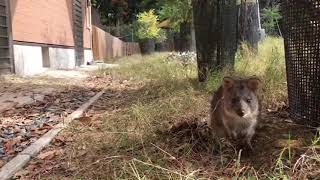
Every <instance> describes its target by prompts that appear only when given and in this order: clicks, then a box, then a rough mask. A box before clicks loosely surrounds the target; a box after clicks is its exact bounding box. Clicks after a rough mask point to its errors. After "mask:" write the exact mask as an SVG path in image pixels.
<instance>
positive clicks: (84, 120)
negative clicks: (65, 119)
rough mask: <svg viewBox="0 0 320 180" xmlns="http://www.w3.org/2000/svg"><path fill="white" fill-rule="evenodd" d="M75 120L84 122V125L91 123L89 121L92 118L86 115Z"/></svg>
mask: <svg viewBox="0 0 320 180" xmlns="http://www.w3.org/2000/svg"><path fill="white" fill-rule="evenodd" d="M75 120H78V121H80V122H81V123H82V124H85V125H91V123H92V119H91V118H90V117H86V116H84V117H80V118H77V119H75Z"/></svg>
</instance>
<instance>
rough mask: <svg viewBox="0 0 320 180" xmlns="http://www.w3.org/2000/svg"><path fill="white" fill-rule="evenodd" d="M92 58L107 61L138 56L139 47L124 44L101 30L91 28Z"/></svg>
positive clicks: (134, 44)
mask: <svg viewBox="0 0 320 180" xmlns="http://www.w3.org/2000/svg"><path fill="white" fill-rule="evenodd" d="M92 28H93V31H92V33H93V44H92V48H93V57H94V59H96V60H108V59H113V58H116V57H122V56H131V55H133V54H140V47H139V44H138V43H135V42H124V41H122V40H121V39H119V38H117V37H114V36H112V35H111V34H109V33H107V32H105V31H103V30H102V29H100V28H98V27H96V26H93V27H92Z"/></svg>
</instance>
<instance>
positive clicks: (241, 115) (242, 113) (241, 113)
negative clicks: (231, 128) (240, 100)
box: [237, 109, 244, 117]
mask: <svg viewBox="0 0 320 180" xmlns="http://www.w3.org/2000/svg"><path fill="white" fill-rule="evenodd" d="M237 114H238V115H239V116H240V117H243V116H244V111H243V110H242V109H239V110H238V111H237Z"/></svg>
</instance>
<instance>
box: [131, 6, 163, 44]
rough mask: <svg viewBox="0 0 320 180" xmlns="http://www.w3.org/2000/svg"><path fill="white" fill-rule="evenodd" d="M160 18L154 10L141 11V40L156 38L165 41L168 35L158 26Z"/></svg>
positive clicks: (139, 22)
mask: <svg viewBox="0 0 320 180" xmlns="http://www.w3.org/2000/svg"><path fill="white" fill-rule="evenodd" d="M158 20H159V18H158V16H157V15H156V14H155V13H154V10H150V11H147V12H142V13H140V14H139V15H138V20H137V26H138V31H137V37H138V38H139V39H141V40H144V39H155V40H157V41H160V42H161V41H164V40H165V39H166V35H165V32H164V31H163V30H162V29H160V28H159V27H158V26H157V25H158Z"/></svg>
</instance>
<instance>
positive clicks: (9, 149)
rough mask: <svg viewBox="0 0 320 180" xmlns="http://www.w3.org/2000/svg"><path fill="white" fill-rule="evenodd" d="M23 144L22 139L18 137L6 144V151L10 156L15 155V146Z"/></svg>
mask: <svg viewBox="0 0 320 180" xmlns="http://www.w3.org/2000/svg"><path fill="white" fill-rule="evenodd" d="M20 142H21V137H20V136H19V137H16V138H14V139H10V140H8V141H7V142H6V144H5V145H4V147H5V148H6V151H7V153H8V154H12V153H14V152H15V151H14V147H13V146H14V145H17V144H19V143H20Z"/></svg>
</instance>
